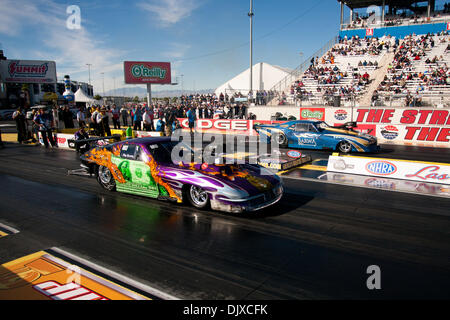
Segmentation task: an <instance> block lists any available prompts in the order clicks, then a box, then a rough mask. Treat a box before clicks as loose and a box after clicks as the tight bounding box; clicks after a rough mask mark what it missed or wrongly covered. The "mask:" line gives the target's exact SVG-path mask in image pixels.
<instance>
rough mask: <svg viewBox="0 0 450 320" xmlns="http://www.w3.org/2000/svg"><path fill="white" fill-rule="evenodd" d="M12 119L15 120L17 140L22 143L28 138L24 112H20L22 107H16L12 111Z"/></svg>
mask: <svg viewBox="0 0 450 320" xmlns="http://www.w3.org/2000/svg"><path fill="white" fill-rule="evenodd" d="M12 118H13V120H14V121H16V128H17V141H18V142H19V143H22V142H24V141H26V140H28V137H27V119H26V117H25V114H24V113H23V112H22V108H18V109H17V111H15V112H14V113H13V116H12Z"/></svg>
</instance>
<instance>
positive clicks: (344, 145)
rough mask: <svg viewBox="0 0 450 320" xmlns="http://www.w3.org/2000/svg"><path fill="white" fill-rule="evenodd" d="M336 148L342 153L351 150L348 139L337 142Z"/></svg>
mask: <svg viewBox="0 0 450 320" xmlns="http://www.w3.org/2000/svg"><path fill="white" fill-rule="evenodd" d="M337 149H338V151H340V152H342V153H350V151H352V145H351V144H350V142H348V141H341V142H339V144H338V147H337Z"/></svg>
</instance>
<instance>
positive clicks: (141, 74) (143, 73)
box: [123, 61, 172, 84]
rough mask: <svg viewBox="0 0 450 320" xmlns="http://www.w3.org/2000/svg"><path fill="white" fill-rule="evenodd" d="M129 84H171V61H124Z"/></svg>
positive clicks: (126, 80) (126, 81)
mask: <svg viewBox="0 0 450 320" xmlns="http://www.w3.org/2000/svg"><path fill="white" fill-rule="evenodd" d="M123 70H124V76H125V83H127V84H153V83H154V84H170V83H171V82H172V76H171V73H170V62H143V61H124V65H123Z"/></svg>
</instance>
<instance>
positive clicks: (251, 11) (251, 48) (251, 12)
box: [248, 0, 254, 103]
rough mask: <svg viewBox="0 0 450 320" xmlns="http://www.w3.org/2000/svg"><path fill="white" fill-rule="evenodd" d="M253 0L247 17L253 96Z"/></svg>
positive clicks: (251, 90)
mask: <svg viewBox="0 0 450 320" xmlns="http://www.w3.org/2000/svg"><path fill="white" fill-rule="evenodd" d="M253 15H254V14H253V0H250V12H249V13H248V16H249V17H250V87H249V88H250V90H249V92H250V93H252V96H253ZM249 103H251V101H249Z"/></svg>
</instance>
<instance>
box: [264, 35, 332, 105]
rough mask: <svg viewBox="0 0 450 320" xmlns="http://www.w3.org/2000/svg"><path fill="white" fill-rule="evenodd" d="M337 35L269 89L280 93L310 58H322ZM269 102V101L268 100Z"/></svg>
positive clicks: (297, 76)
mask: <svg viewBox="0 0 450 320" xmlns="http://www.w3.org/2000/svg"><path fill="white" fill-rule="evenodd" d="M338 39H339V37H337V36H336V37H334V38H333V39H331V40H330V41H328V42H327V43H326V44H325V45H324V46H323V47H322V48H320V49H319V50H317V51H316V52H314V53H313V54H312V55H311V56H310V57H309V58H307V59H306V60H305V61H303V62H302V64H300V65H299V66H298V67H297V68H295V69H294V70H293V71H291V72H290V73H289V74H288V75H287V76H286V77H284V78H283V79H281V80H280V81H279V82H278V83H277V84H275V85H274V86H273V87H272V88H270V91H276V92H279V93H281V92H282V91H283V90H285V89H286V88H287V87H288V86H289V85H291V84H292V83H293V82H294V81H295V80H297V79H298V78H299V77H300V76H301V75H302V74H303V73H304V72H305V71H306V70H307V69H308V68H309V66H310V65H311V62H310V61H311V59H315V58H316V57H319V60H320V58H322V56H323V55H325V53H327V52H328V50H330V49H331V48H332V47H333V46H334V45H335V44H337V43H338ZM269 102H270V101H269Z"/></svg>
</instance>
